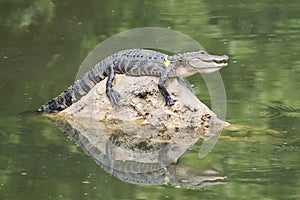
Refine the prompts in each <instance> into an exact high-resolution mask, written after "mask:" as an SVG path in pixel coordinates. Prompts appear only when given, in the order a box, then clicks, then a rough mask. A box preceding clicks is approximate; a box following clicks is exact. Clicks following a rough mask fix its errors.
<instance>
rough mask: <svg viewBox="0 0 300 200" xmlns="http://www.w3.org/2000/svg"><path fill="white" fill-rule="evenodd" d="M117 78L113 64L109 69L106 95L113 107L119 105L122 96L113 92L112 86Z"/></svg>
mask: <svg viewBox="0 0 300 200" xmlns="http://www.w3.org/2000/svg"><path fill="white" fill-rule="evenodd" d="M114 78H115V69H114V64H113V63H112V64H111V65H110V66H109V68H108V77H107V82H106V95H107V97H108V98H109V100H110V102H111V104H112V107H114V106H116V105H118V103H119V100H120V94H119V93H118V92H116V91H114V90H113V88H112V85H113V82H114Z"/></svg>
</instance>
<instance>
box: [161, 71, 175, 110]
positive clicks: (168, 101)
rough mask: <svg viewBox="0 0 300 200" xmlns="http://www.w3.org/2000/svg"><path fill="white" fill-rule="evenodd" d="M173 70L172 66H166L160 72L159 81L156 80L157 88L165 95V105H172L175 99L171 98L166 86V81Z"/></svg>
mask: <svg viewBox="0 0 300 200" xmlns="http://www.w3.org/2000/svg"><path fill="white" fill-rule="evenodd" d="M172 70H173V68H172V67H171V66H170V67H168V68H166V70H165V71H164V72H163V73H162V75H161V77H160V79H159V82H158V89H159V91H160V92H161V93H162V95H163V96H164V97H165V100H166V105H167V106H173V105H174V103H175V100H173V99H172V98H171V96H170V94H169V92H168V90H167V88H166V81H167V79H168V77H169V74H170V72H171V71H172Z"/></svg>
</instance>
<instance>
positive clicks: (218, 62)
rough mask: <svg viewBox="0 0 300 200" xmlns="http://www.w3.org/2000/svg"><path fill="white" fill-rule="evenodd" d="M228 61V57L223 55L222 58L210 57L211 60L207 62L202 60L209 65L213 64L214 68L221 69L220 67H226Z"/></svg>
mask: <svg viewBox="0 0 300 200" xmlns="http://www.w3.org/2000/svg"><path fill="white" fill-rule="evenodd" d="M228 60H229V57H228V56H227V55H223V56H218V57H216V56H212V58H211V59H209V60H205V59H204V60H203V61H204V62H207V63H210V64H212V63H213V64H214V66H215V67H216V68H221V67H226V66H228Z"/></svg>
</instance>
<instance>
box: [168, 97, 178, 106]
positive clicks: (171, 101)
mask: <svg viewBox="0 0 300 200" xmlns="http://www.w3.org/2000/svg"><path fill="white" fill-rule="evenodd" d="M175 102H176V100H173V99H172V98H171V97H170V96H167V97H166V105H167V106H173V105H174V103H175Z"/></svg>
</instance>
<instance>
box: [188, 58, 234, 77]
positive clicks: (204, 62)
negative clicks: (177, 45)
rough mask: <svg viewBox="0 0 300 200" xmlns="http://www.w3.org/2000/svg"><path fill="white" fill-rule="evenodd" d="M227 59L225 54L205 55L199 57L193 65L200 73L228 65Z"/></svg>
mask: <svg viewBox="0 0 300 200" xmlns="http://www.w3.org/2000/svg"><path fill="white" fill-rule="evenodd" d="M228 60H229V57H228V56H227V55H223V56H216V55H207V57H203V58H199V61H198V63H197V65H194V67H195V68H197V69H198V71H199V72H200V73H212V72H215V71H218V70H220V69H221V68H223V67H226V66H228Z"/></svg>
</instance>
